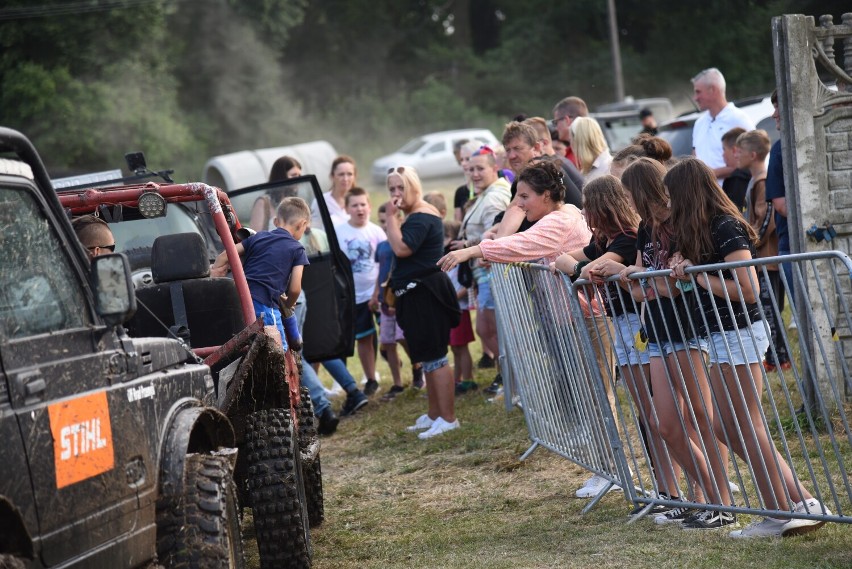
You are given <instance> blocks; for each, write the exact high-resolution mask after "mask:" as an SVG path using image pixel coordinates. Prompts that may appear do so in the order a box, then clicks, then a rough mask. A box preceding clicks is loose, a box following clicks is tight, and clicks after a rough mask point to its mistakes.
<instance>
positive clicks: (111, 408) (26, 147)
mask: <svg viewBox="0 0 852 569" xmlns="http://www.w3.org/2000/svg"><path fill="white" fill-rule="evenodd" d="M0 152H2V154H3V155H4V156H10V158H2V159H0V224H1V225H2V227H0V243H1V244H2V248H3V254H2V255H0V436H1V437H2V440H3V444H2V445H0V565H7V566H16V565H17V566H21V567H54V566H61V567H136V566H144V565H147V564H149V563H150V562H151V561H152V560H157V559H158V560H159V562H160V563H163V564H165V565H167V566H173V565H180V566H201V565H204V566H216V567H239V566H241V564H242V551H241V539H240V532H239V520H238V517H237V515H236V512H237V511H236V488H235V484H234V482H233V478H232V470H233V468H234V464H235V460H236V450H235V448H234V447H235V436H234V430H233V428H232V426H231V423H230V421H229V420H228V418H227V417H226V416H225V415H224V414H223V413H221V412H220V411H218V410H217V409H215V408H213V407H211V406H209V405H206V404H205V398H209V396H210V394H211V393H213V391H214V385H213V377H212V375H211V372H210V368H209V367H208V366H207V365H204V364H203V363H201V362H200V361H199V359H198V358H197V357H196V356H195V355H194V354H193V353H192V352H191V351H189V350H187V349H186V347H185V345H184V344H183V343H182V342H180V341H178V340H176V339H174V338H166V337H164V338H133V339H132V338H130V337H129V336H128V335H127V334H126V333H125V331H124V328H123V326H122V324H123V323H124V322H126V321H127V319H128V318H129V317H130V316H131V315H132V314H133V312H134V310H135V308H136V303H135V297H134V291H133V287H132V286H131V283H130V275H129V266H128V264H127V260H126V258H125V257H124V256H123V255H120V254H112V255H105V256H101V257H98V258H96V259H94V260H92V262H91V263H90V261H89V258H88V256H87V253H86V251H85V250H84V249H83V248H82V246H81V245H80V243H79V241H77V239H76V237H75V235H74V232H73V230H72V228H71V224H70V222H69V220H68V217H67V215H66V213H65V211H64V210H63V207H62V206H61V205H60V203H59V200H58V198H57V196H56V194H55V193H54V192H53V190H52V188H51V185H50V180H49V179H48V177H47V174H46V172H45V170H44V167H43V165H42V163H41V160H40V158H39V157H38V155H37V153H36V151H35V149H34V148H33V147H32V145H31V144H30V142H29V141H28V140H27V139H26V138H25V137H24V136H23V135H22V134H20V133H18V132H16V131H13V130H10V129H5V128H0Z"/></svg>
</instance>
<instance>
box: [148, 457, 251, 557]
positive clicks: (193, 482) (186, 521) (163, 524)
mask: <svg viewBox="0 0 852 569" xmlns="http://www.w3.org/2000/svg"><path fill="white" fill-rule="evenodd" d="M157 555H158V557H159V561H160V563H162V564H163V565H165V566H166V567H172V568H176V569H177V568H184V567H186V568H190V567H191V568H199V569H208V568H209V569H220V568H226V567H227V568H229V569H242V568H243V567H245V564H244V560H243V547H242V540H241V535H240V520H239V516H238V512H237V494H236V487H235V485H234V480H233V477H232V475H231V469H230V465H229V464H228V459H227V458H225V457H221V456H210V455H204V454H191V455H189V456H187V457H186V466H185V470H184V482H183V488H182V491H181V492H180V494H179V496H178V497H177V498H175V499H168V500H166V499H163V500H160V501H159V502H158V504H157Z"/></svg>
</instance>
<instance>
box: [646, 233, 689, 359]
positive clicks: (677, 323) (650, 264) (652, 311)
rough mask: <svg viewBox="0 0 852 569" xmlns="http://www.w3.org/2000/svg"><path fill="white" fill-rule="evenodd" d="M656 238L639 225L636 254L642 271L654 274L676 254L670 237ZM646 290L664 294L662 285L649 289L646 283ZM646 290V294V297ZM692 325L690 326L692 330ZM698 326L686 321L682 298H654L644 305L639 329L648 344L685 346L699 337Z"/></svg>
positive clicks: (674, 245) (686, 315)
mask: <svg viewBox="0 0 852 569" xmlns="http://www.w3.org/2000/svg"><path fill="white" fill-rule="evenodd" d="M658 233H659V235H657V236H656V239H654V238H653V237H652V236H651V228H650V227H648V226H647V225H646V224H645V222H641V223H639V230H638V231H637V234H636V250H638V251H639V252H640V253H641V254H642V266H643V267H645V268H646V269H649V270H652V271H657V270H664V269H668V268H669V257H671V256H672V254H674V253H675V252H676V251H677V244H676V243H675V240H674V237H673V236H670V235H668V234H667V233H665V231H661V230H658ZM648 287H649V288H650V290H651V291H654V292H655V293H656V292H660V293H666V294H668V289H667V288H665V287H666V285H665V283H662V284H659V285H658V286H657V288H656V289H654V288H653V286H652V282H651V281H650V280H649V282H648ZM671 290H672V294H676V293H677V289H676V288H675V286H674V285H671ZM647 293H648V290H646V294H647ZM693 324H694V326H693ZM699 325H700V319H699V320H698V321H696V320H695V318H694V317H693V319H692V321H690V310H689V307H688V306H687V299H685V298H684V295H678V296H675V297H674V298H669V297H666V296H658V297H656V298H653V299H652V300H648V301H646V302H645V319H644V322H643V326H644V328H645V333H646V334H647V336H648V341H650V342H654V343H657V344H661V343H663V342H686V341H688V340H690V339H692V338H695V337H697V336H698V335H699V332H698V331H696V330H695V329H694V328H695V327H698V326H699Z"/></svg>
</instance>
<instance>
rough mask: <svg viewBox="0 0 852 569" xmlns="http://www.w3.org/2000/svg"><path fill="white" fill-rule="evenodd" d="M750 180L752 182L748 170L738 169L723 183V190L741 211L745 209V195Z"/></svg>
mask: <svg viewBox="0 0 852 569" xmlns="http://www.w3.org/2000/svg"><path fill="white" fill-rule="evenodd" d="M749 180H751V174H750V173H749V172H748V170H742V169H740V168H737V169H736V170H734V171H733V172H731V175H730V176H728V177H727V178H725V180H724V181H723V182H722V190H723V191H724V192H725V195H727V196H728V197H729V198H731V201H732V202H734V205H736V206H737V209H739V210H740V211H742V210H743V208H744V207H745V195H746V190H747V189H748V181H749Z"/></svg>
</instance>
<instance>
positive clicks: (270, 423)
mask: <svg viewBox="0 0 852 569" xmlns="http://www.w3.org/2000/svg"><path fill="white" fill-rule="evenodd" d="M246 450H247V456H246V461H247V463H248V477H247V485H248V491H249V495H250V501H251V507H252V517H253V518H254V529H255V537H256V538H257V549H258V551H259V553H260V566H261V568H262V569H303V568H308V567H310V566H311V556H312V551H311V534H310V527H309V524H308V512H307V509H306V507H305V504H306V499H305V487H304V482H303V481H302V461H301V460H300V452H299V443H298V438H297V435H296V432H295V428H294V425H293V421H291V420H290V410H289V409H270V410H265V411H256V412H254V413H251V414H250V415H248V417H247V423H246Z"/></svg>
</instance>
